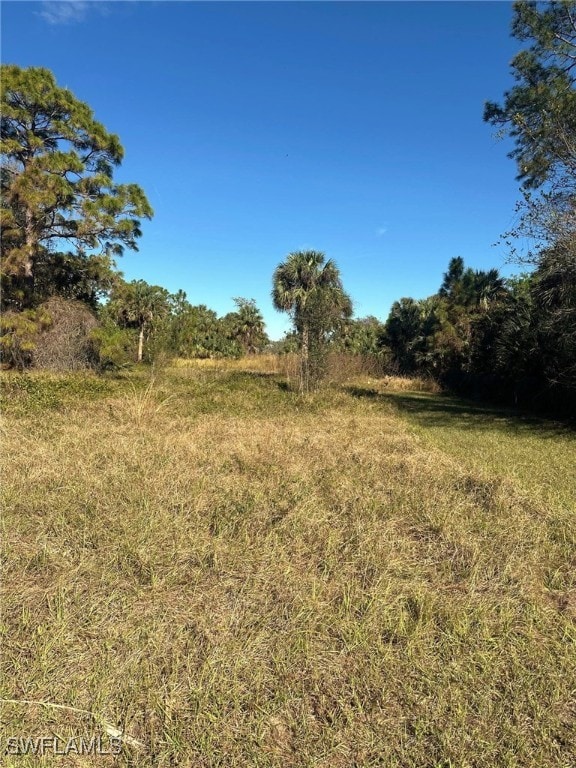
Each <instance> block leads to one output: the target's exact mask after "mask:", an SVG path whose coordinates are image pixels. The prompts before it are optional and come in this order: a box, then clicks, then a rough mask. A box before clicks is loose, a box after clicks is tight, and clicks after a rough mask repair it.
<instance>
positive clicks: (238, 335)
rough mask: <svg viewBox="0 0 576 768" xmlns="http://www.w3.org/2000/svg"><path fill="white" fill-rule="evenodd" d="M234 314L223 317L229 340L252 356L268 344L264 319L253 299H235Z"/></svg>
mask: <svg viewBox="0 0 576 768" xmlns="http://www.w3.org/2000/svg"><path fill="white" fill-rule="evenodd" d="M234 303H235V304H236V307H237V310H236V312H230V313H229V314H228V315H226V316H225V317H224V319H223V320H224V324H225V325H227V326H228V329H229V330H228V333H229V335H230V338H231V340H233V341H236V342H238V343H239V344H240V346H241V348H242V350H243V352H244V354H248V355H253V354H255V353H256V352H259V351H261V350H262V349H263V348H264V347H265V346H266V344H267V343H268V336H267V335H266V331H265V325H264V318H263V316H262V313H261V312H260V310H259V309H258V307H257V306H256V302H255V300H254V299H244V298H242V297H239V298H235V299H234Z"/></svg>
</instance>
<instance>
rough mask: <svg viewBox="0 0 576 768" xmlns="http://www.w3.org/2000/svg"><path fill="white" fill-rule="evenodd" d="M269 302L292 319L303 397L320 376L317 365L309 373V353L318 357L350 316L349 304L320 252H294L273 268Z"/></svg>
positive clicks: (333, 268) (333, 267) (331, 264)
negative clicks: (296, 341) (270, 300)
mask: <svg viewBox="0 0 576 768" xmlns="http://www.w3.org/2000/svg"><path fill="white" fill-rule="evenodd" d="M272 301H273V303H274V306H275V308H276V309H278V310H280V311H281V312H288V313H289V314H290V316H291V317H292V321H293V323H294V327H295V329H296V333H297V335H298V340H299V344H300V392H301V393H302V394H303V393H306V392H308V391H309V390H310V385H311V383H312V384H313V385H315V384H316V383H317V380H318V376H319V373H320V371H319V366H318V364H316V365H315V367H313V368H312V369H311V365H310V352H311V349H314V351H315V352H317V353H318V356H319V355H320V353H321V351H322V349H323V348H324V346H325V344H326V342H327V340H328V339H329V337H330V335H331V334H333V333H334V331H335V330H336V329H337V328H338V327H339V325H340V324H341V323H342V322H343V321H344V320H345V319H347V318H349V317H350V316H351V315H352V302H351V300H350V297H349V296H348V295H347V294H346V293H345V292H344V288H343V287H342V280H341V279H340V271H339V269H338V267H337V266H336V264H335V263H334V262H333V261H332V260H328V261H326V257H325V255H324V254H323V253H321V252H320V251H295V252H293V253H290V254H289V255H288V256H287V258H286V260H285V261H283V262H282V263H281V264H279V265H278V266H277V267H276V270H275V271H274V276H273V288H272Z"/></svg>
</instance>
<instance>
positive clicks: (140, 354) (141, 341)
mask: <svg viewBox="0 0 576 768" xmlns="http://www.w3.org/2000/svg"><path fill="white" fill-rule="evenodd" d="M143 354H144V323H142V325H141V326H140V333H139V334H138V357H137V358H136V360H137V362H139V363H141V362H142V357H143Z"/></svg>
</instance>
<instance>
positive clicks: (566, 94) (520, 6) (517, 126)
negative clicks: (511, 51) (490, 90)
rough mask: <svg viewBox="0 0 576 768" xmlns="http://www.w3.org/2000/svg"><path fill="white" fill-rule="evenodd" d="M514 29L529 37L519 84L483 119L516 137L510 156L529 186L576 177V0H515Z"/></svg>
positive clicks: (518, 61)
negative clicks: (575, 86)
mask: <svg viewBox="0 0 576 768" xmlns="http://www.w3.org/2000/svg"><path fill="white" fill-rule="evenodd" d="M512 34H513V36H514V37H516V39H518V40H520V41H522V42H529V43H530V45H529V47H528V48H527V49H525V50H522V51H521V52H520V53H518V54H517V55H516V56H515V57H514V59H513V60H512V69H513V73H514V78H515V80H516V85H514V86H513V88H512V89H511V90H510V91H507V92H506V93H505V94H504V103H503V104H502V105H498V104H496V103H494V102H488V103H487V104H486V106H485V110H484V119H485V120H486V121H488V122H490V123H492V125H496V126H501V127H502V128H503V130H505V131H506V132H507V133H508V134H509V135H510V136H511V137H512V138H513V139H514V141H515V145H516V146H515V148H514V150H513V151H512V152H511V153H510V157H512V158H513V159H515V160H516V164H517V167H518V178H519V179H520V180H522V181H523V183H524V185H525V186H526V187H527V188H538V187H541V186H542V185H543V184H544V183H545V182H550V181H553V180H559V179H563V180H564V181H565V182H568V183H569V185H570V187H571V188H572V190H573V189H574V178H575V176H576V141H575V139H576V92H575V90H574V82H575V74H574V73H575V69H574V62H575V60H576V3H575V2H574V0H560V2H554V3H537V2H524V1H522V2H516V3H515V4H514V20H513V24H512Z"/></svg>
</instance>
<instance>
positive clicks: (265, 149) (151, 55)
mask: <svg viewBox="0 0 576 768" xmlns="http://www.w3.org/2000/svg"><path fill="white" fill-rule="evenodd" d="M511 18H512V7H511V4H509V3H500V2H483V3H476V2H383V3H379V2H366V3H363V2H322V3H321V2H283V3H280V2H277V3H272V2H270V3H269V2H252V3H248V2H230V3H227V2H207V3H200V2H198V3H196V2H194V3H193V2H108V3H105V2H98V3H86V2H36V3H28V2H10V1H9V0H4V2H3V3H2V61H3V62H5V63H13V64H18V65H20V66H43V67H47V68H49V69H51V70H52V71H53V72H54V74H55V76H56V79H57V82H58V83H59V84H60V85H62V86H67V87H68V88H70V89H71V90H72V92H73V93H74V94H75V95H76V96H77V97H78V98H79V99H81V100H83V101H85V102H87V103H88V104H89V105H90V106H91V107H92V109H93V110H94V113H95V116H96V118H97V119H98V120H100V121H101V122H102V123H103V124H104V125H105V126H106V127H107V129H108V130H110V131H111V132H114V133H117V134H118V135H119V136H120V139H121V142H122V144H123V146H124V149H125V160H124V163H123V164H122V166H121V168H120V169H119V170H118V172H117V175H116V178H117V180H118V181H132V182H135V183H138V184H140V185H141V186H142V187H143V189H144V190H145V192H146V193H147V195H148V198H149V200H150V202H151V204H152V206H153V208H154V210H155V216H154V219H153V220H152V221H151V222H146V223H145V225H144V234H143V237H142V238H141V240H140V250H139V252H138V253H132V252H126V254H125V256H124V257H122V259H120V261H119V267H120V268H121V269H122V270H123V272H124V273H125V275H126V278H127V279H135V278H143V279H144V280H147V281H148V282H150V283H155V284H160V285H163V286H165V287H166V288H168V289H169V290H171V291H176V290H177V289H178V288H182V289H184V290H185V291H186V292H187V294H188V298H189V299H190V301H192V302H193V303H195V304H200V303H203V304H207V305H208V306H209V307H212V308H213V309H215V310H216V311H217V312H218V313H219V314H223V313H225V312H227V311H230V310H231V309H233V308H234V305H233V301H232V297H234V296H244V297H246V298H254V299H256V301H257V303H258V305H259V306H260V307H261V309H262V310H263V312H264V316H265V318H266V321H267V324H268V330H269V333H270V334H271V336H272V337H273V338H278V337H279V336H281V335H282V332H283V331H284V330H285V329H287V328H288V321H287V319H285V318H284V317H283V316H282V315H279V314H278V313H276V312H275V311H274V310H273V308H272V304H271V301H270V289H271V275H272V272H273V270H274V268H275V267H276V265H277V264H278V263H279V262H280V261H282V260H283V259H284V257H285V256H286V255H287V254H288V253H289V252H290V251H293V250H298V249H305V248H314V249H316V250H321V251H324V252H325V253H326V254H327V256H328V257H330V258H333V259H334V260H335V261H336V262H337V264H338V265H339V267H340V269H341V273H342V277H343V281H344V286H345V288H346V289H347V290H348V292H349V293H350V294H351V296H352V298H353V300H354V303H355V308H356V314H357V315H358V316H364V315H368V314H373V315H376V316H377V317H380V318H382V319H385V318H386V316H387V314H388V311H389V309H390V305H391V303H392V302H393V301H394V300H396V299H398V298H400V297H402V296H414V297H415V298H421V297H424V296H427V295H430V294H431V293H433V292H435V291H436V290H437V288H438V287H439V284H440V282H441V279H442V273H443V271H445V269H446V266H447V264H448V261H449V259H450V258H452V257H453V256H463V257H464V259H465V261H466V263H467V264H469V265H470V266H472V267H474V268H476V269H481V268H488V267H492V266H496V267H499V268H501V269H502V271H503V273H504V274H510V273H511V272H512V271H513V269H512V268H511V267H509V266H507V265H506V264H505V258H506V251H505V248H504V247H503V246H502V247H500V246H499V247H493V245H492V244H493V243H495V242H496V241H497V240H498V238H499V235H500V234H501V233H502V232H504V231H505V230H506V229H508V228H509V227H510V225H511V224H512V222H513V220H514V204H515V201H516V200H517V199H518V196H519V195H518V186H519V185H518V183H517V182H516V181H515V174H516V169H515V165H514V163H513V161H512V160H510V159H508V158H507V156H506V155H507V152H508V151H510V149H511V144H510V143H509V142H508V141H507V140H504V141H497V140H496V139H495V137H494V129H493V128H492V127H491V126H489V125H487V124H485V123H484V122H483V121H482V111H483V104H484V101H485V100H486V99H492V100H501V98H502V94H503V92H504V90H505V89H506V88H509V87H510V85H511V84H512V77H511V74H510V67H509V63H510V60H511V58H512V56H513V55H514V53H516V52H517V50H518V49H519V46H520V44H519V43H518V41H515V40H514V39H512V38H511V37H510V32H509V30H510V21H511Z"/></svg>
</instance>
